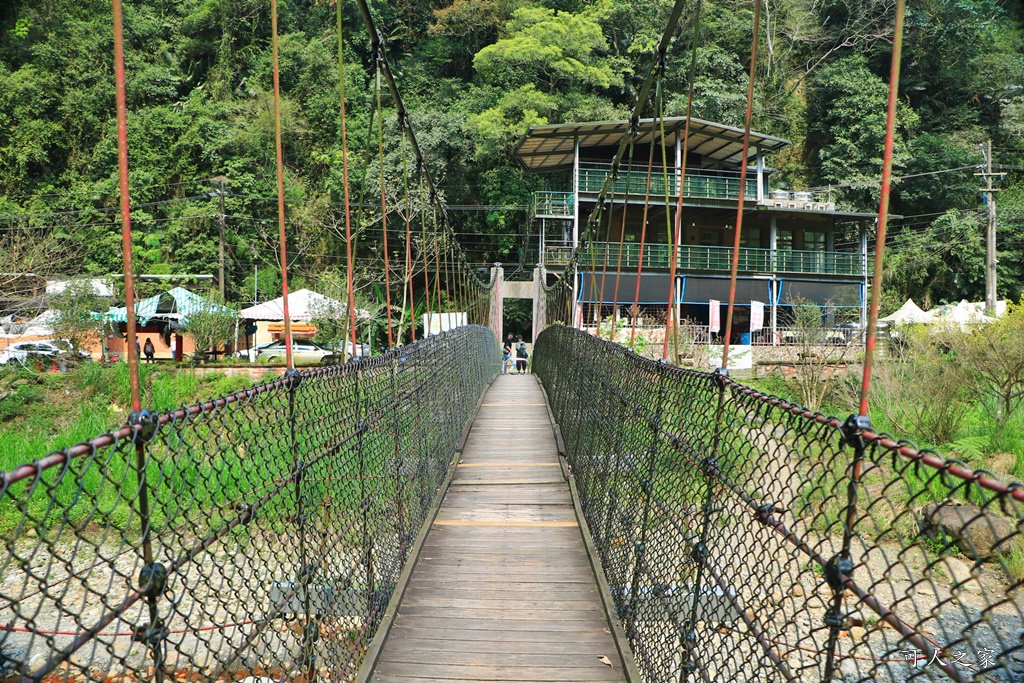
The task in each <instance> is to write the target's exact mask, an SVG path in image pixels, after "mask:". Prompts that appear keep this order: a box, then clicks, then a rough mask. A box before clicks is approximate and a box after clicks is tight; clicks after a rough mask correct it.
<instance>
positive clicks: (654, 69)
mask: <svg viewBox="0 0 1024 683" xmlns="http://www.w3.org/2000/svg"><path fill="white" fill-rule="evenodd" d="M358 1H359V2H365V0H358ZM686 1H687V0H676V1H675V4H673V6H672V11H671V13H670V15H669V19H668V22H667V24H666V28H665V32H664V33H662V35H661V40H660V41H658V47H657V58H656V60H655V61H654V62H653V63H652V65H651V68H650V69H648V71H647V77H646V78H645V79H644V83H643V85H642V86H641V87H640V92H639V93H638V94H637V99H636V104H635V105H634V106H633V112H632V114H630V117H629V133H628V134H626V135H623V136H622V139H621V140H619V146H618V149H616V151H615V156H613V157H612V163H611V170H610V172H609V174H608V175H607V176H606V177H605V181H604V185H603V186H602V187H601V190H600V191H599V192H598V193H597V201H598V203H600V202H603V201H604V199H605V197H606V196H607V194H608V191H609V189H610V188H611V185H612V174H614V173H615V172H616V171H617V170H618V168H619V166H620V165H621V164H622V156H623V154H624V153H625V151H626V149H627V147H629V146H630V145H631V144H632V143H633V142H634V141H635V140H636V138H637V136H638V135H639V133H640V118H641V114H642V112H643V108H644V106H645V105H646V104H647V101H648V97H649V95H650V92H651V88H652V87H653V86H654V84H655V79H656V78H657V77H658V74H659V73H660V71H661V65H662V64H664V63H665V60H666V55H667V54H668V48H669V45H670V44H671V42H672V35H673V33H674V29H675V27H676V26H677V25H678V24H679V19H680V17H682V14H683V8H684V7H685V6H686ZM592 221H593V214H591V218H590V219H589V220H588V221H587V229H585V230H584V234H586V233H587V232H589V227H590V224H591V222H592ZM583 246H584V243H583V241H582V240H581V241H580V243H579V244H578V245H577V246H576V248H575V249H574V257H575V254H576V252H579V250H580V249H581V248H582V247H583ZM577 263H578V261H577V260H575V258H574V259H570V264H569V266H567V267H566V270H565V271H564V273H563V279H568V277H569V268H571V267H572V266H573V265H576V264H577ZM566 285H568V283H566Z"/></svg>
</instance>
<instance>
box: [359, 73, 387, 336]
mask: <svg viewBox="0 0 1024 683" xmlns="http://www.w3.org/2000/svg"><path fill="white" fill-rule="evenodd" d="M382 59H384V57H383V55H380V56H378V61H377V143H378V147H379V148H380V227H381V232H382V233H383V234H384V244H383V248H384V305H385V307H386V311H387V320H388V348H389V349H391V348H394V346H395V340H394V336H393V334H392V332H391V266H390V264H389V263H388V194H387V185H386V183H385V182H384V108H383V107H381V102H380V60H382ZM352 350H353V351H355V346H353V347H352Z"/></svg>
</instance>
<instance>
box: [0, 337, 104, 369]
mask: <svg viewBox="0 0 1024 683" xmlns="http://www.w3.org/2000/svg"><path fill="white" fill-rule="evenodd" d="M70 353H71V344H69V343H68V342H67V341H65V340H62V339H45V340H41V341H28V342H18V343H17V344H11V345H10V346H8V347H7V348H5V349H0V365H7V364H8V363H12V362H16V363H21V364H22V365H24V364H25V363H27V362H28V359H29V358H30V357H33V356H40V357H45V358H55V357H57V356H61V355H66V354H70ZM78 356H79V358H81V359H82V360H87V359H91V358H92V356H90V355H89V354H88V353H86V352H85V351H79V352H78Z"/></svg>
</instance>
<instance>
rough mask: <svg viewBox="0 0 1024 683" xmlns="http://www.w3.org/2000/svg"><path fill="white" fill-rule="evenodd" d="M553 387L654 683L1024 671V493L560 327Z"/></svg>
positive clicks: (543, 342) (550, 355)
mask: <svg viewBox="0 0 1024 683" xmlns="http://www.w3.org/2000/svg"><path fill="white" fill-rule="evenodd" d="M534 368H535V372H536V374H538V375H539V376H540V378H541V380H542V381H543V383H544V386H545V388H546V390H547V392H548V397H549V400H550V401H551V407H552V410H553V412H554V415H555V418H556V420H557V422H558V424H559V426H560V429H561V431H562V435H563V437H564V442H565V448H566V451H567V454H566V455H567V459H568V461H569V464H570V466H571V469H572V472H573V474H574V476H575V478H576V480H577V484H578V488H579V496H580V502H581V505H582V508H583V510H584V513H585V515H586V518H587V522H588V524H589V526H590V529H591V531H592V533H593V537H594V541H595V544H596V546H597V549H598V552H599V554H600V556H601V560H602V564H603V566H604V569H605V572H606V574H607V577H608V582H609V585H610V586H611V590H612V593H613V596H614V598H615V601H616V606H617V608H618V612H619V617H620V618H621V621H622V623H623V626H624V630H625V632H626V634H627V636H628V638H629V640H630V642H631V644H632V647H633V651H634V654H635V656H636V660H637V664H638V665H639V668H640V670H641V672H642V674H643V676H644V678H645V680H646V681H649V682H651V683H654V682H655V681H657V682H659V683H661V682H668V681H704V682H705V683H710V682H712V681H715V682H718V681H746V682H750V683H753V682H754V681H757V682H759V683H764V682H767V681H801V682H812V681H813V682H815V683H819V682H822V681H921V682H924V681H950V680H952V681H958V682H960V683H964V682H966V681H985V682H989V681H998V682H1001V683H1004V682H1005V683H1015V682H1020V681H1024V640H1022V639H1024V581H1022V579H1024V487H1022V486H1021V485H1020V484H1019V483H1012V484H1007V483H1003V482H1000V481H999V480H998V479H997V478H996V477H995V476H994V475H991V474H989V473H986V472H981V471H978V472H975V471H971V470H970V469H968V468H967V467H966V466H964V465H962V464H960V463H957V462H954V461H946V460H943V459H942V458H941V457H940V456H939V455H938V454H936V453H932V452H928V451H924V450H917V449H916V448H914V447H913V446H912V445H911V444H909V443H906V442H899V441H896V440H895V439H892V438H890V437H888V436H885V435H881V434H876V433H874V432H873V431H872V428H871V426H870V423H867V422H865V421H862V420H860V419H857V418H856V417H854V418H851V419H849V420H845V421H844V420H838V419H835V418H829V417H826V416H824V415H821V414H815V413H812V412H811V411H808V410H805V409H803V408H801V407H799V406H795V405H792V404H790V403H788V402H786V401H784V400H782V399H779V398H776V397H772V396H767V395H764V394H761V393H759V392H757V391H754V390H752V389H750V388H747V387H744V386H743V385H740V384H737V383H736V382H733V381H732V380H730V379H729V378H728V377H727V376H725V375H722V374H708V373H702V372H696V371H693V370H687V369H683V368H678V367H673V366H669V365H666V364H662V363H657V362H654V361H650V360H646V359H643V358H640V357H638V356H636V355H634V354H632V353H629V352H628V351H627V350H626V349H624V348H623V347H621V346H618V345H616V344H612V343H609V342H605V341H602V340H599V339H595V338H594V337H593V336H590V335H587V334H585V333H582V332H579V331H576V330H572V329H568V328H564V327H560V326H553V327H549V328H547V329H546V330H545V331H544V332H543V333H542V334H541V335H540V338H539V340H538V343H537V346H536V351H535V355H534Z"/></svg>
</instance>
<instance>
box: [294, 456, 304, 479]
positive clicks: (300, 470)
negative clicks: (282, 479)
mask: <svg viewBox="0 0 1024 683" xmlns="http://www.w3.org/2000/svg"><path fill="white" fill-rule="evenodd" d="M305 474H306V461H305V460H297V461H296V462H295V464H294V465H292V478H293V479H294V480H295V483H296V484H301V483H302V477H304V476H305Z"/></svg>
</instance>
